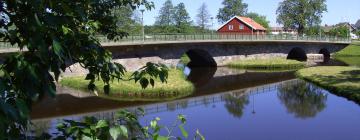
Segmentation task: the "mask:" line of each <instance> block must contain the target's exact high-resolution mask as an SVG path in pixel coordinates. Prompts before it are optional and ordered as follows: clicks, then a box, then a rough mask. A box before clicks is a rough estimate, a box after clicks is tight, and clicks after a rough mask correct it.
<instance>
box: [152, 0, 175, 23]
mask: <svg viewBox="0 0 360 140" xmlns="http://www.w3.org/2000/svg"><path fill="white" fill-rule="evenodd" d="M174 12H175V11H174V6H173V4H172V2H171V0H166V1H165V3H164V4H163V7H161V9H160V11H159V16H158V17H156V21H155V25H160V26H169V25H172V23H173V20H172V17H173V15H174Z"/></svg>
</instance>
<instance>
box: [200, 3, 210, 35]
mask: <svg viewBox="0 0 360 140" xmlns="http://www.w3.org/2000/svg"><path fill="white" fill-rule="evenodd" d="M210 18H211V15H210V14H209V11H208V8H207V5H206V3H203V4H202V5H201V6H200V8H199V9H198V14H197V15H196V22H197V24H198V26H199V27H200V28H201V30H202V31H203V32H204V30H205V29H206V28H207V27H209V22H210Z"/></svg>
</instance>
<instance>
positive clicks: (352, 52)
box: [335, 42, 360, 57]
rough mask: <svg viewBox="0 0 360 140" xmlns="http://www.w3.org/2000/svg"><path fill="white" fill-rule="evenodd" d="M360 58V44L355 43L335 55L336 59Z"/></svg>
mask: <svg viewBox="0 0 360 140" xmlns="http://www.w3.org/2000/svg"><path fill="white" fill-rule="evenodd" d="M344 56H352V57H360V42H353V43H351V44H350V45H349V46H347V47H346V48H344V49H343V50H341V51H339V52H337V53H335V57H344Z"/></svg>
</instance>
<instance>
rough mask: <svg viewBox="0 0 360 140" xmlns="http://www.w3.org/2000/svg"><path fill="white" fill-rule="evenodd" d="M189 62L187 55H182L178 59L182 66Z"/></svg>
mask: <svg viewBox="0 0 360 140" xmlns="http://www.w3.org/2000/svg"><path fill="white" fill-rule="evenodd" d="M190 61H191V60H190V58H189V56H188V55H187V54H183V55H182V56H181V58H180V63H183V64H184V65H187V64H188V63H189V62H190Z"/></svg>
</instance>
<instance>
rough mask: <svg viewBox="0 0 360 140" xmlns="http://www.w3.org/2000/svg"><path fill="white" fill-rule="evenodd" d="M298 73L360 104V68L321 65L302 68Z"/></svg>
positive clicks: (303, 77) (301, 76)
mask: <svg viewBox="0 0 360 140" xmlns="http://www.w3.org/2000/svg"><path fill="white" fill-rule="evenodd" d="M296 75H297V76H298V77H300V78H302V79H305V80H307V81H310V82H313V83H315V84H317V85H319V86H321V87H323V88H325V89H328V90H329V91H332V92H333V93H334V94H336V95H338V96H342V97H346V98H347V99H350V100H353V101H355V102H357V103H359V104H360V68H356V67H344V66H320V67H312V68H306V69H301V70H299V71H298V72H297V73H296Z"/></svg>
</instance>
